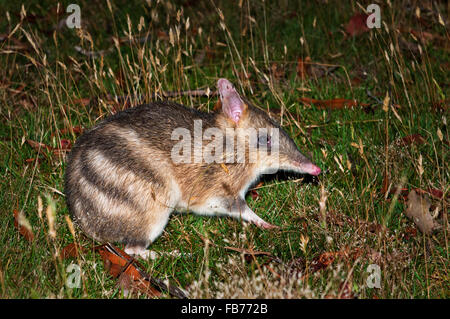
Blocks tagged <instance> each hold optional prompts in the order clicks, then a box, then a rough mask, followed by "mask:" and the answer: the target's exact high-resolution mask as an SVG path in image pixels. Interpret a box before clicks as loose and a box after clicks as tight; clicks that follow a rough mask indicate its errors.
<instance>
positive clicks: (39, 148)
mask: <svg viewBox="0 0 450 319" xmlns="http://www.w3.org/2000/svg"><path fill="white" fill-rule="evenodd" d="M27 143H28V145H30V146H31V147H32V148H34V150H35V151H36V152H38V153H40V152H42V150H51V149H52V147H51V146H48V145H46V144H44V143H40V142H36V141H33V140H30V139H27Z"/></svg>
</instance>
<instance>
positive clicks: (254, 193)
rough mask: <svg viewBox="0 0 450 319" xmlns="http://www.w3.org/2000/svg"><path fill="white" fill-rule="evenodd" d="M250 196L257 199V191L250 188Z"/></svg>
mask: <svg viewBox="0 0 450 319" xmlns="http://www.w3.org/2000/svg"><path fill="white" fill-rule="evenodd" d="M250 196H252V199H253V200H257V199H258V198H259V194H258V191H257V190H255V189H251V190H250Z"/></svg>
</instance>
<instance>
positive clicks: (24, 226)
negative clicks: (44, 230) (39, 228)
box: [13, 210, 34, 242]
mask: <svg viewBox="0 0 450 319" xmlns="http://www.w3.org/2000/svg"><path fill="white" fill-rule="evenodd" d="M13 213H14V227H16V229H17V230H18V231H19V233H20V234H21V235H22V236H23V237H25V239H26V240H28V241H29V242H32V241H33V240H34V234H33V229H32V228H31V224H30V222H29V221H28V219H27V218H26V217H25V215H24V214H23V212H22V211H18V210H14V212H13Z"/></svg>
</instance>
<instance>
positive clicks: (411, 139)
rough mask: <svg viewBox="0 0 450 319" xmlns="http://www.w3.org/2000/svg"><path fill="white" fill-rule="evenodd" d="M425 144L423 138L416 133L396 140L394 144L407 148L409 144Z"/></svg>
mask: <svg viewBox="0 0 450 319" xmlns="http://www.w3.org/2000/svg"><path fill="white" fill-rule="evenodd" d="M425 142H426V140H425V138H424V137H423V136H422V135H420V134H418V133H416V134H411V135H408V136H405V137H402V138H400V139H398V140H397V141H396V144H397V145H401V146H408V145H411V144H416V145H421V144H424V143H425Z"/></svg>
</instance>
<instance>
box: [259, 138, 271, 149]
mask: <svg viewBox="0 0 450 319" xmlns="http://www.w3.org/2000/svg"><path fill="white" fill-rule="evenodd" d="M271 146H272V139H271V137H270V135H267V134H259V136H258V148H259V147H267V148H268V149H270V147H271Z"/></svg>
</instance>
